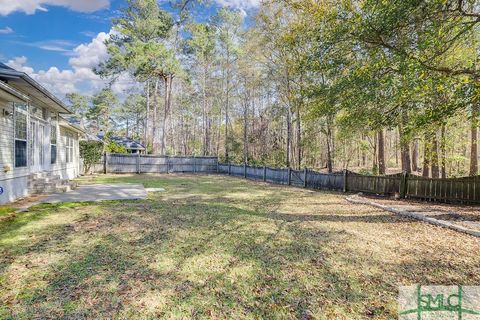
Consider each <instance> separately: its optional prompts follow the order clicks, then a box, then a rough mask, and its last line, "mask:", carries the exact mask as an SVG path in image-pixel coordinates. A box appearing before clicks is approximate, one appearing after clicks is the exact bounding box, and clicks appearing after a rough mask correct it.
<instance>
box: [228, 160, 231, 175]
mask: <svg viewBox="0 0 480 320" xmlns="http://www.w3.org/2000/svg"><path fill="white" fill-rule="evenodd" d="M231 172H232V164H231V163H230V162H229V163H228V175H230V174H231Z"/></svg>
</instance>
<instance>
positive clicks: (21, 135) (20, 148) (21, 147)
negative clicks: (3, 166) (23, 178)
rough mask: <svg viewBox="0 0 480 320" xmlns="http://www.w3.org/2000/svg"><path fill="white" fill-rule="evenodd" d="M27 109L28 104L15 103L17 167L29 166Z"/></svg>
mask: <svg viewBox="0 0 480 320" xmlns="http://www.w3.org/2000/svg"><path fill="white" fill-rule="evenodd" d="M26 110H27V105H26V104H15V168H22V167H26V166H27V113H26Z"/></svg>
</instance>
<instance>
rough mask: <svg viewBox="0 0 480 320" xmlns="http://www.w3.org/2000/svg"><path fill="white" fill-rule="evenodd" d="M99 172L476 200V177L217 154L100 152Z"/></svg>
mask: <svg viewBox="0 0 480 320" xmlns="http://www.w3.org/2000/svg"><path fill="white" fill-rule="evenodd" d="M93 170H94V171H95V172H103V173H174V172H190V173H222V174H228V175H231V176H237V177H243V178H246V179H252V180H257V181H265V182H269V183H274V184H283V185H292V186H297V187H303V188H310V189H317V190H336V191H343V192H363V193H366V194H379V195H394V194H398V196H399V197H401V198H406V199H421V200H426V201H438V202H456V203H480V177H478V176H477V177H464V178H450V179H428V178H423V177H418V176H414V175H407V174H396V175H389V176H368V175H360V174H357V173H354V172H350V171H343V172H336V173H331V174H327V173H320V172H316V171H313V170H309V169H304V170H293V169H291V168H271V167H260V166H249V165H246V164H244V165H234V164H225V163H219V162H218V158H217V157H193V156H192V157H167V156H158V155H140V154H105V155H104V157H103V160H102V163H99V164H96V165H95V166H94V167H93Z"/></svg>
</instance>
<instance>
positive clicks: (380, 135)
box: [378, 130, 386, 175]
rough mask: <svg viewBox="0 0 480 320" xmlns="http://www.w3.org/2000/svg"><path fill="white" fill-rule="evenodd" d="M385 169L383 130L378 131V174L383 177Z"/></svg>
mask: <svg viewBox="0 0 480 320" xmlns="http://www.w3.org/2000/svg"><path fill="white" fill-rule="evenodd" d="M385 171H386V168H385V136H384V133H383V130H380V131H378V173H379V174H381V175H384V174H385Z"/></svg>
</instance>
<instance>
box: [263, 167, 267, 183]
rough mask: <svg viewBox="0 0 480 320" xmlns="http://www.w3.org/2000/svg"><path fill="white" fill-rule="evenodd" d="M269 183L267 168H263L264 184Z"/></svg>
mask: <svg viewBox="0 0 480 320" xmlns="http://www.w3.org/2000/svg"><path fill="white" fill-rule="evenodd" d="M266 181H267V166H263V182H266Z"/></svg>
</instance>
